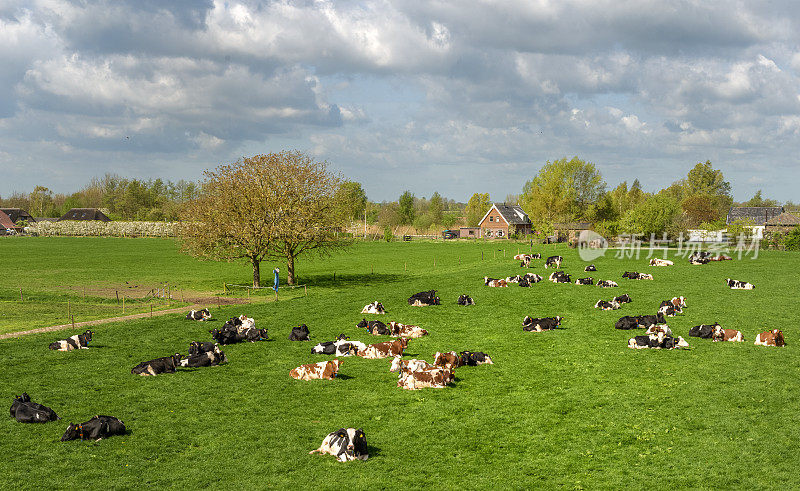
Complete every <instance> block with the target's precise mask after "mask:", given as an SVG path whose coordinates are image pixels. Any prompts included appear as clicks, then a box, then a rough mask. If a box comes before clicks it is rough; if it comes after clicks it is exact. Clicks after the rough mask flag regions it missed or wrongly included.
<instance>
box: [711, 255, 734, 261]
mask: <svg viewBox="0 0 800 491" xmlns="http://www.w3.org/2000/svg"><path fill="white" fill-rule="evenodd" d="M708 260H709V261H733V258H732V257H730V256H726V255H725V254H717V255H716V256H713V257H709V258H708Z"/></svg>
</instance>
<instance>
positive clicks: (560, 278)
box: [549, 271, 572, 283]
mask: <svg viewBox="0 0 800 491" xmlns="http://www.w3.org/2000/svg"><path fill="white" fill-rule="evenodd" d="M549 280H550V281H552V282H553V283H572V278H570V276H569V275H568V274H567V273H565V272H563V271H553V272H552V273H550V278H549Z"/></svg>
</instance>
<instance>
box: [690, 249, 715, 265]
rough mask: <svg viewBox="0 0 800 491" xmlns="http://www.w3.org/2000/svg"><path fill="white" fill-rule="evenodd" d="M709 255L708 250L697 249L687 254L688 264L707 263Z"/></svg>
mask: <svg viewBox="0 0 800 491" xmlns="http://www.w3.org/2000/svg"><path fill="white" fill-rule="evenodd" d="M710 257H711V253H710V252H704V251H698V252H693V253H692V254H690V255H689V264H693V265H695V266H698V265H701V264H708V261H709V258H710Z"/></svg>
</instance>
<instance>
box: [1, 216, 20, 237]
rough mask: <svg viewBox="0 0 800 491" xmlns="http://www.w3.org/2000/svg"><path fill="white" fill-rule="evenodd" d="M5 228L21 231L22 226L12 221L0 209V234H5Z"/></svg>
mask: <svg viewBox="0 0 800 491" xmlns="http://www.w3.org/2000/svg"><path fill="white" fill-rule="evenodd" d="M6 230H13V231H15V232H22V227H20V226H19V225H17V224H16V223H14V222H13V221H12V220H11V217H9V216H8V215H7V214H6V213H5V212H2V211H0V235H5V234H6Z"/></svg>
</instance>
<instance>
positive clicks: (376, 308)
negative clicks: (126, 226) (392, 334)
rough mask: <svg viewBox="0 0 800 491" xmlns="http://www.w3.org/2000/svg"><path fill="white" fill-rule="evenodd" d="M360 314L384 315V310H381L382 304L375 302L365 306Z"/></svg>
mask: <svg viewBox="0 0 800 491" xmlns="http://www.w3.org/2000/svg"><path fill="white" fill-rule="evenodd" d="M361 313H362V314H385V313H386V309H384V308H383V304H381V303H380V302H379V301H377V300H375V301H374V302H372V303H371V304H368V305H365V306H364V308H363V309H361Z"/></svg>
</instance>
